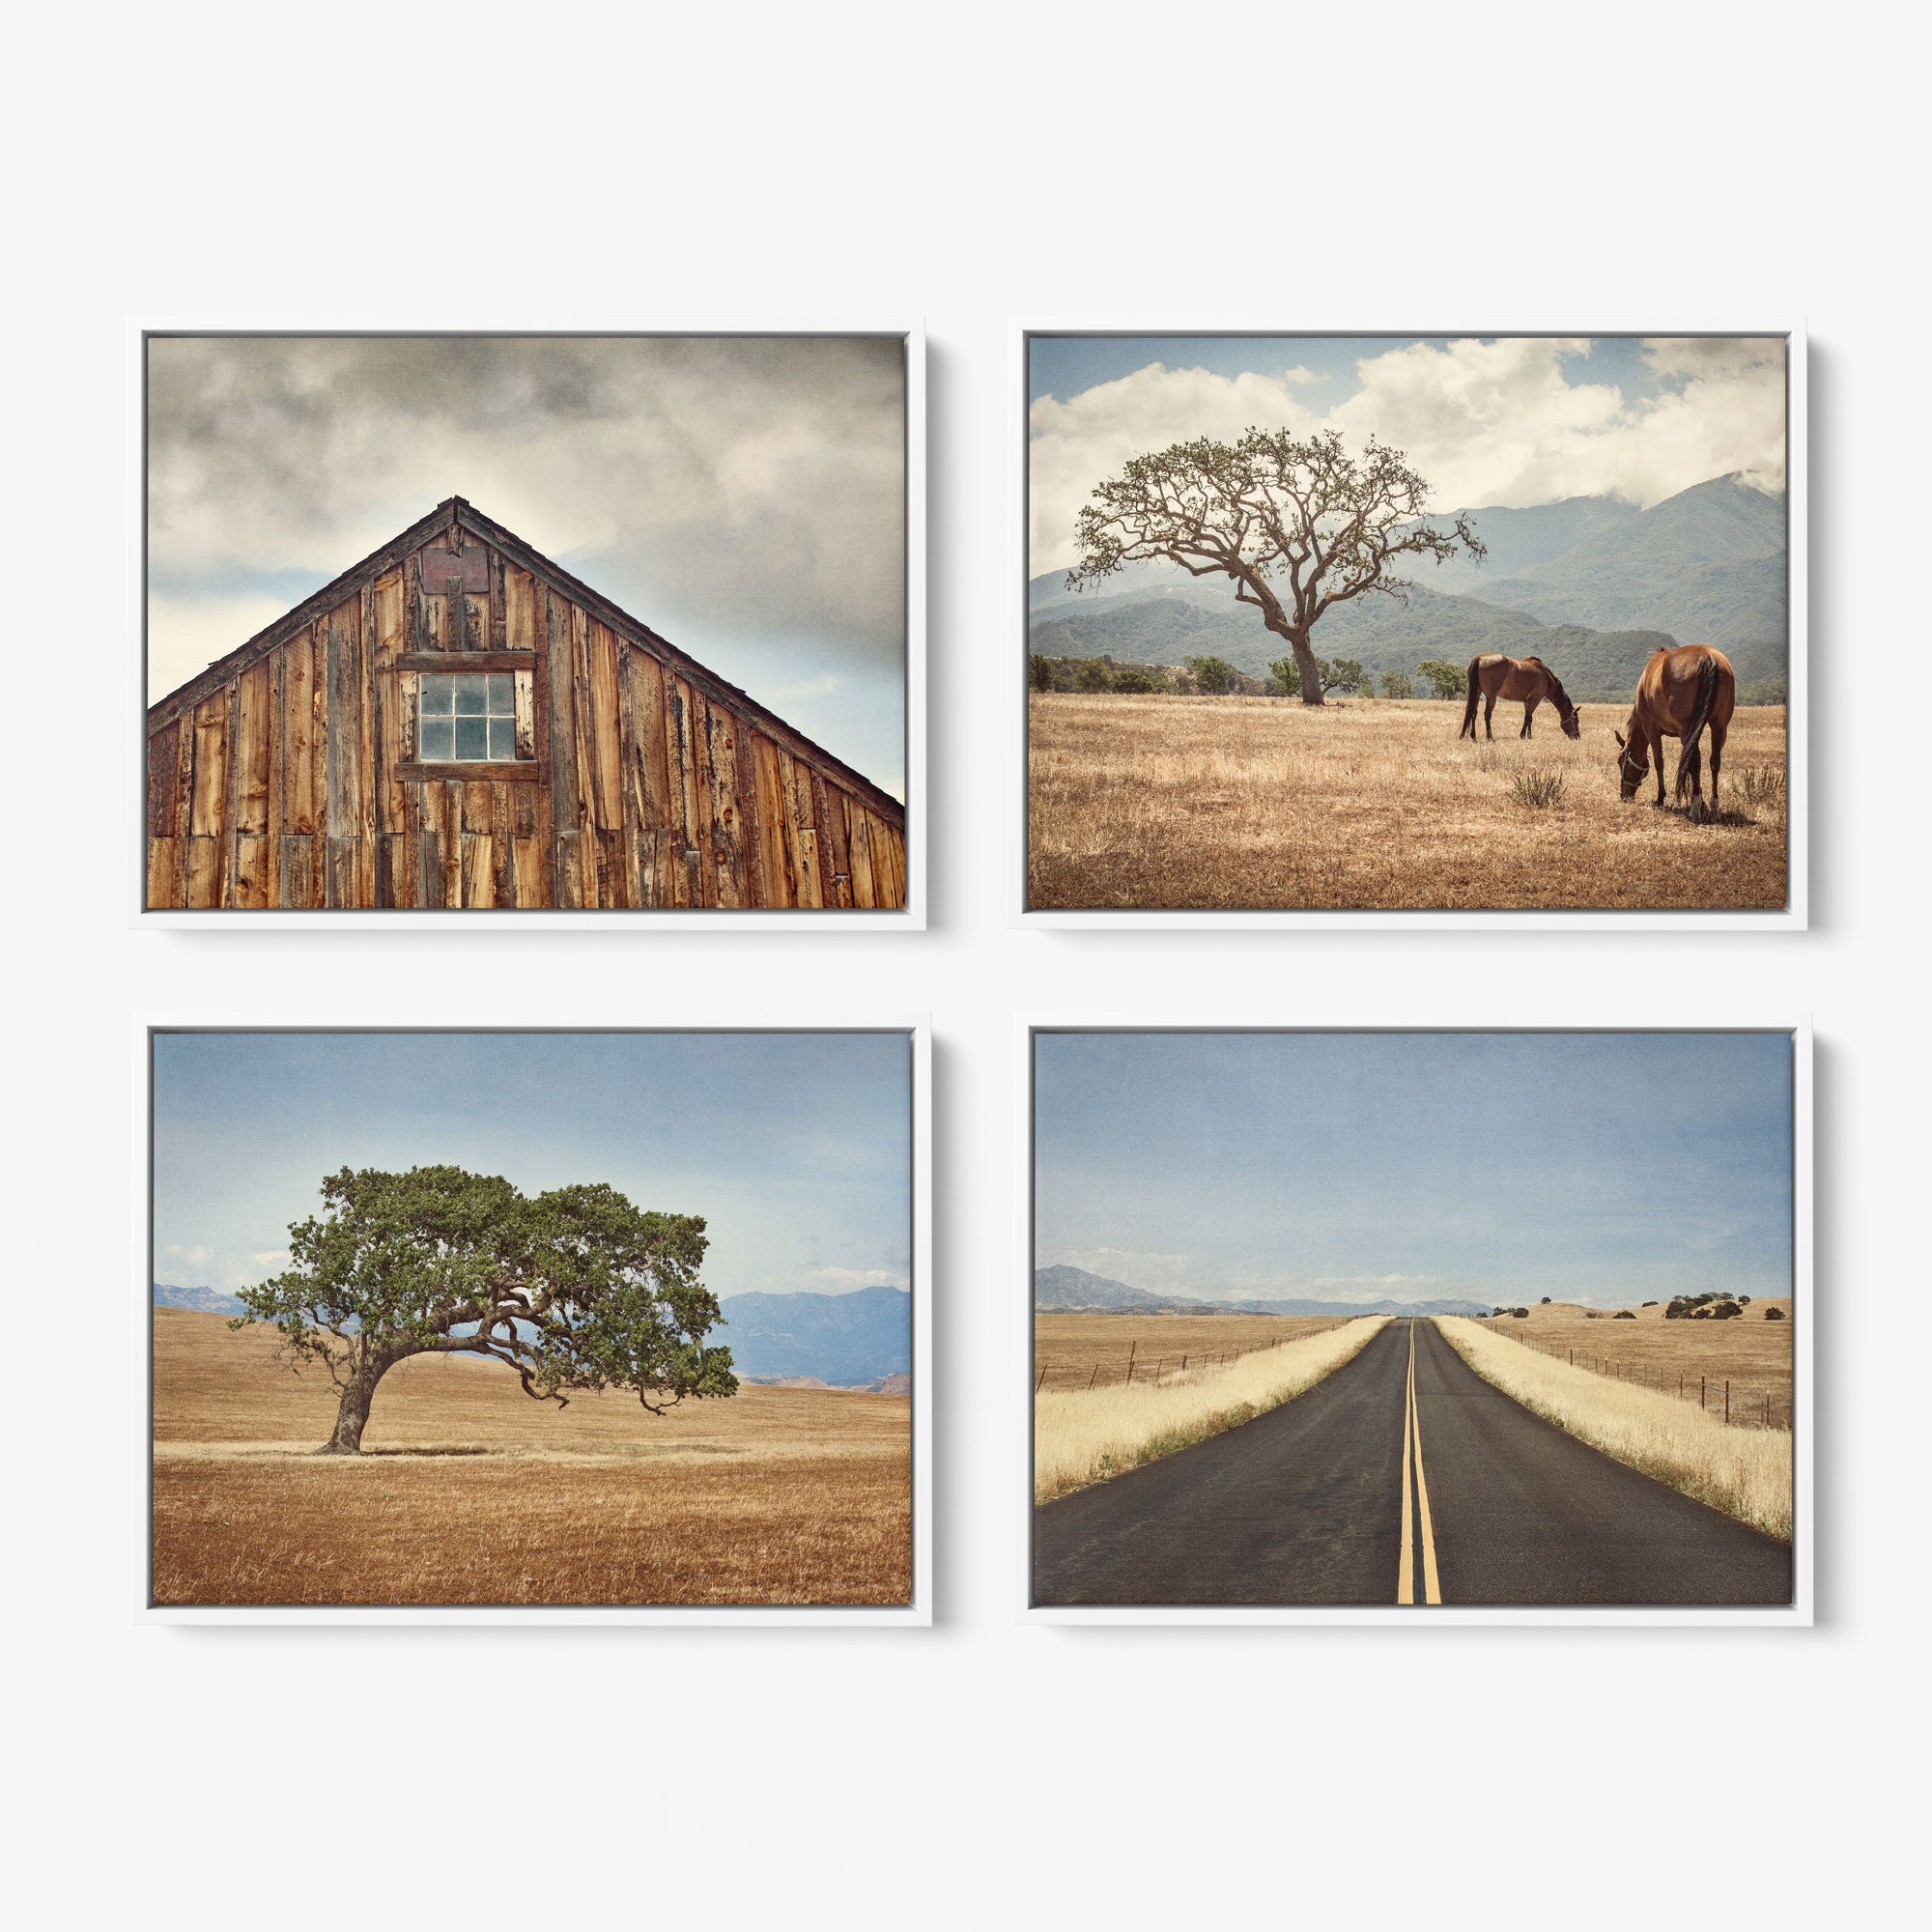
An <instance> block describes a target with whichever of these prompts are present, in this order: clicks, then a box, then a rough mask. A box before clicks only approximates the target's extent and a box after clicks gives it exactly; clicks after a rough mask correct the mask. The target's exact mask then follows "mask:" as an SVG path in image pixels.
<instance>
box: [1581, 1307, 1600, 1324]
mask: <svg viewBox="0 0 1932 1932" xmlns="http://www.w3.org/2000/svg"><path fill="white" fill-rule="evenodd" d="M1603 1319H1604V1316H1603V1311H1602V1310H1601V1309H1597V1308H1586V1309H1585V1310H1584V1311H1583V1320H1584V1321H1602V1320H1603Z"/></svg>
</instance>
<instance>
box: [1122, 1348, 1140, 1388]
mask: <svg viewBox="0 0 1932 1932" xmlns="http://www.w3.org/2000/svg"><path fill="white" fill-rule="evenodd" d="M1139 1347H1140V1344H1139V1343H1138V1342H1129V1343H1128V1344H1127V1378H1126V1380H1125V1381H1124V1382H1122V1384H1121V1386H1122V1388H1130V1387H1131V1386H1132V1385H1133V1379H1134V1350H1136V1349H1138V1348H1139Z"/></svg>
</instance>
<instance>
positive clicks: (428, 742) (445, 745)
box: [418, 718, 452, 761]
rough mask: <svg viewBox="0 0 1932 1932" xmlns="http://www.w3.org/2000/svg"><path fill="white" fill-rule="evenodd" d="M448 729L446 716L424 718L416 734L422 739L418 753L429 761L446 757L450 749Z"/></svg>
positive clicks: (449, 724) (449, 727) (449, 725)
mask: <svg viewBox="0 0 1932 1932" xmlns="http://www.w3.org/2000/svg"><path fill="white" fill-rule="evenodd" d="M450 730H451V722H450V720H448V719H447V718H425V719H424V720H423V721H422V724H421V726H420V729H419V734H418V735H419V736H420V738H421V740H422V744H421V752H420V755H421V756H422V757H423V758H425V759H426V760H430V761H434V760H435V759H438V758H446V757H448V756H449V755H450V754H451V750H452V741H451V738H450V735H449V734H450Z"/></svg>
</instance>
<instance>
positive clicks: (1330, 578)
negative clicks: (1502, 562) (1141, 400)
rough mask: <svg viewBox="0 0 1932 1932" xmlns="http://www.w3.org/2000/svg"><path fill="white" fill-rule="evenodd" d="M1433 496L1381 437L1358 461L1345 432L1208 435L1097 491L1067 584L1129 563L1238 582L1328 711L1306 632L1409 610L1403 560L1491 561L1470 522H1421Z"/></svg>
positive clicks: (1142, 461)
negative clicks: (1460, 557) (1372, 599)
mask: <svg viewBox="0 0 1932 1932" xmlns="http://www.w3.org/2000/svg"><path fill="white" fill-rule="evenodd" d="M1428 496H1429V487H1428V485H1427V484H1426V483H1425V482H1424V481H1423V479H1422V478H1421V477H1420V476H1419V475H1418V474H1417V473H1416V472H1415V470H1414V469H1411V468H1410V467H1409V465H1408V464H1407V462H1406V460H1405V458H1404V456H1403V453H1402V451H1401V450H1399V449H1390V448H1388V447H1386V446H1385V445H1384V444H1382V443H1380V442H1378V440H1376V439H1375V438H1374V437H1371V438H1370V439H1369V440H1368V441H1367V442H1366V443H1365V444H1364V445H1363V447H1362V448H1361V450H1360V451H1359V453H1357V452H1354V451H1350V449H1348V448H1346V447H1345V446H1344V445H1343V441H1342V438H1341V436H1340V434H1339V433H1338V432H1337V431H1334V430H1321V431H1317V432H1316V433H1315V434H1314V435H1313V436H1310V437H1306V438H1299V437H1296V436H1294V435H1293V434H1292V433H1291V432H1290V431H1288V430H1285V429H1282V430H1261V429H1250V430H1248V431H1247V432H1246V433H1245V434H1244V435H1243V436H1242V437H1241V438H1240V440H1238V441H1237V442H1232V443H1229V442H1216V441H1215V440H1212V439H1211V438H1208V437H1200V438H1197V439H1195V440H1193V441H1191V442H1177V443H1174V444H1172V445H1171V446H1170V447H1168V448H1166V449H1162V450H1157V451H1155V452H1153V453H1152V454H1151V455H1148V456H1136V457H1133V458H1131V459H1129V461H1128V462H1127V464H1126V465H1125V466H1124V468H1123V469H1122V470H1121V473H1120V474H1119V475H1118V476H1114V477H1110V478H1109V479H1108V480H1106V481H1105V482H1103V483H1101V484H1099V485H1098V487H1097V488H1096V489H1095V490H1094V495H1093V499H1092V500H1091V501H1090V502H1089V503H1087V504H1086V505H1085V506H1084V507H1083V508H1082V509H1081V512H1080V516H1079V522H1078V525H1077V527H1076V533H1075V534H1076V538H1077V541H1078V544H1079V554H1080V561H1079V563H1078V564H1077V565H1076V567H1075V568H1074V569H1072V570H1071V571H1069V572H1068V573H1067V577H1066V583H1067V587H1068V588H1069V589H1072V590H1081V589H1086V588H1088V587H1090V586H1093V585H1095V584H1098V583H1100V582H1103V581H1104V580H1105V579H1106V578H1108V577H1111V576H1112V575H1113V574H1114V573H1115V572H1116V571H1118V570H1120V569H1121V567H1122V565H1123V564H1128V563H1144V562H1156V561H1157V562H1163V563H1170V564H1174V565H1176V566H1177V567H1178V568H1179V569H1181V570H1184V571H1186V572H1187V573H1188V574H1189V575H1190V576H1193V577H1215V576H1221V577H1228V578H1232V579H1233V580H1234V583H1235V596H1236V601H1237V602H1239V603H1242V604H1251V605H1253V606H1254V607H1255V609H1256V610H1258V611H1260V612H1261V614H1262V622H1263V623H1264V624H1265V625H1266V627H1267V628H1268V629H1269V630H1270V631H1272V632H1273V633H1274V634H1275V635H1276V636H1277V637H1280V638H1283V639H1287V641H1288V646H1289V649H1290V651H1291V652H1292V653H1293V661H1294V664H1295V666H1296V668H1297V669H1298V670H1299V672H1300V695H1301V701H1302V703H1304V704H1320V703H1321V676H1320V674H1319V672H1318V669H1317V661H1316V657H1315V653H1314V651H1313V649H1312V648H1311V647H1310V644H1309V633H1310V632H1311V631H1312V630H1313V629H1314V628H1315V625H1316V624H1317V622H1319V621H1320V619H1321V615H1322V613H1323V612H1324V611H1328V610H1330V609H1331V608H1332V607H1333V606H1335V605H1337V604H1345V603H1348V602H1349V601H1350V600H1351V599H1353V598H1357V597H1367V596H1375V595H1380V596H1388V597H1393V598H1395V599H1396V600H1397V601H1398V602H1401V603H1406V602H1407V596H1406V593H1407V591H1408V589H1409V588H1410V584H1409V582H1408V581H1407V580H1406V579H1405V578H1403V577H1402V576H1400V575H1399V572H1400V570H1401V568H1402V565H1403V561H1404V559H1406V558H1408V557H1417V558H1421V557H1427V558H1429V559H1430V560H1432V561H1434V562H1435V563H1441V562H1443V561H1444V560H1446V559H1447V558H1448V557H1450V556H1452V555H1454V554H1455V553H1456V551H1457V550H1458V548H1459V547H1460V548H1462V549H1465V550H1467V551H1468V552H1469V554H1471V555H1472V556H1475V557H1477V558H1481V557H1482V556H1484V555H1486V554H1487V551H1486V550H1485V547H1484V545H1483V543H1482V542H1481V540H1480V539H1479V538H1478V537H1477V536H1476V533H1475V531H1474V530H1473V529H1472V528H1471V527H1470V525H1469V522H1468V519H1467V517H1466V516H1463V515H1462V514H1458V515H1457V516H1456V517H1455V518H1454V519H1453V521H1452V524H1451V526H1450V527H1449V528H1448V529H1438V528H1436V527H1435V526H1434V525H1432V524H1430V523H1427V522H1423V521H1420V519H1422V518H1423V517H1424V515H1425V512H1426V509H1427V503H1428Z"/></svg>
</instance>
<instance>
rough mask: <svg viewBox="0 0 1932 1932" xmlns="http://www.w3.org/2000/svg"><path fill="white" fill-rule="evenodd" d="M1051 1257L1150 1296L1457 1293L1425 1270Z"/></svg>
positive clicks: (1148, 1256) (1410, 1297)
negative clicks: (1340, 1270) (1345, 1270)
mask: <svg viewBox="0 0 1932 1932" xmlns="http://www.w3.org/2000/svg"><path fill="white" fill-rule="evenodd" d="M1057 1259H1058V1260H1059V1261H1060V1262H1062V1263H1064V1264H1065V1265H1067V1266H1069V1267H1077V1268H1084V1269H1085V1270H1086V1271H1087V1272H1088V1273H1089V1274H1097V1275H1099V1276H1101V1277H1102V1278H1103V1279H1105V1280H1108V1281H1118V1282H1122V1283H1123V1284H1124V1285H1125V1286H1127V1287H1128V1288H1143V1289H1146V1290H1147V1291H1148V1293H1151V1294H1180V1295H1197V1296H1200V1297H1201V1298H1203V1299H1205V1300H1209V1301H1286V1300H1294V1299H1305V1300H1312V1301H1383V1300H1395V1301H1417V1300H1429V1299H1434V1298H1435V1297H1437V1296H1439V1295H1443V1294H1451V1293H1461V1289H1460V1287H1459V1285H1458V1284H1456V1283H1454V1282H1448V1281H1445V1280H1444V1279H1443V1278H1442V1277H1440V1276H1438V1275H1428V1274H1308V1273H1297V1272H1296V1271H1295V1270H1293V1269H1291V1268H1269V1267H1262V1266H1257V1265H1255V1264H1252V1263H1250V1262H1244V1261H1238V1260H1224V1259H1219V1258H1216V1257H1212V1256H1204V1255H1169V1254H1160V1253H1157V1252H1154V1251H1151V1250H1148V1249H1135V1248H1105V1247H1103V1248H1089V1249H1086V1250H1085V1251H1084V1252H1080V1253H1074V1252H1070V1251H1069V1252H1067V1253H1065V1254H1062V1255H1060V1256H1059V1257H1057Z"/></svg>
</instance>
